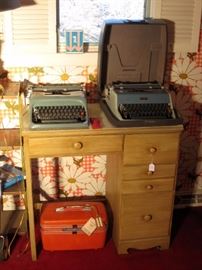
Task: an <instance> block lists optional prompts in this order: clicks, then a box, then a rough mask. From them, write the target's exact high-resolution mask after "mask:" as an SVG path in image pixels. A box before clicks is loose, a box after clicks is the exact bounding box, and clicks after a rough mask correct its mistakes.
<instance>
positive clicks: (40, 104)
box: [27, 83, 89, 129]
mask: <svg viewBox="0 0 202 270" xmlns="http://www.w3.org/2000/svg"><path fill="white" fill-rule="evenodd" d="M27 92H28V93H29V94H28V95H29V119H30V128H31V129H66V128H67V129H72V128H73V129H74V128H87V127H88V125H89V118H88V110H87V101H86V96H85V92H84V90H83V88H82V85H81V84H76V83H75V84H47V85H30V86H29V87H28V89H27Z"/></svg>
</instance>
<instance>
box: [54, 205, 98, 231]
mask: <svg viewBox="0 0 202 270" xmlns="http://www.w3.org/2000/svg"><path fill="white" fill-rule="evenodd" d="M75 210H77V211H81V210H82V211H91V210H93V211H94V212H95V216H94V218H95V221H96V224H97V227H102V226H103V222H102V218H101V217H100V215H99V213H98V209H97V207H96V206H95V205H89V204H84V205H66V206H62V207H57V208H56V209H55V211H56V212H64V211H75Z"/></svg>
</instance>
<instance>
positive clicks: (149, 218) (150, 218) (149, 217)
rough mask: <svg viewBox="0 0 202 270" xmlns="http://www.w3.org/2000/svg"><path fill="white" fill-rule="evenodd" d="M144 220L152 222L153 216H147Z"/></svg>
mask: <svg viewBox="0 0 202 270" xmlns="http://www.w3.org/2000/svg"><path fill="white" fill-rule="evenodd" d="M143 219H144V221H150V220H152V215H145V216H144V217H143Z"/></svg>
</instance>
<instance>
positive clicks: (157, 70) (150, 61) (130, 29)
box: [98, 19, 181, 126]
mask: <svg viewBox="0 0 202 270" xmlns="http://www.w3.org/2000/svg"><path fill="white" fill-rule="evenodd" d="M166 56H167V25H166V22H165V21H163V20H160V19H148V20H144V21H129V20H109V21H105V23H104V24H103V27H102V31H101V35H100V42H99V54H98V88H99V91H100V94H101V96H103V93H104V89H105V86H106V85H113V84H114V83H117V82H121V83H138V84H144V85H145V84H147V83H148V84H149V83H157V84H159V85H160V86H162V85H163V82H164V72H165V65H166ZM101 106H102V108H103V110H104V111H105V113H106V115H107V116H108V117H109V118H110V120H111V121H112V123H113V124H114V125H116V126H137V125H150V124H151V125H157V123H156V122H155V123H154V121H151V123H149V121H127V122H124V121H120V120H118V119H116V117H113V115H112V114H111V112H110V109H109V108H108V106H107V105H106V104H105V102H104V100H103V99H102V98H101ZM174 120H175V121H174ZM163 122H165V121H163V120H160V121H158V124H160V125H162V124H164V123H163ZM174 122H176V123H178V122H181V121H179V119H171V121H168V124H175V123H174Z"/></svg>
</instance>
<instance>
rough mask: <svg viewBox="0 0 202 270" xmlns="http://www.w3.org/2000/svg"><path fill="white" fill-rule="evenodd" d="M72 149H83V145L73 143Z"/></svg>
mask: <svg viewBox="0 0 202 270" xmlns="http://www.w3.org/2000/svg"><path fill="white" fill-rule="evenodd" d="M73 147H74V148H75V149H82V148H83V143H82V142H75V143H74V144H73Z"/></svg>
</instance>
